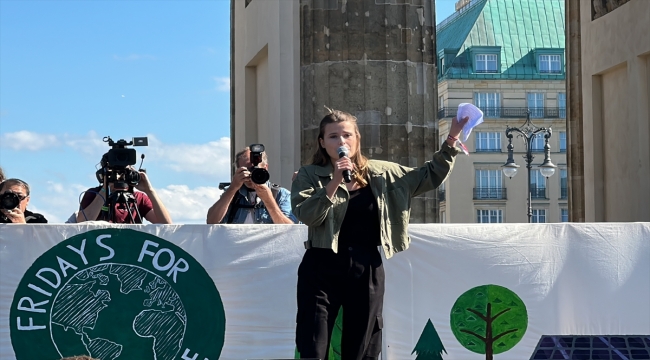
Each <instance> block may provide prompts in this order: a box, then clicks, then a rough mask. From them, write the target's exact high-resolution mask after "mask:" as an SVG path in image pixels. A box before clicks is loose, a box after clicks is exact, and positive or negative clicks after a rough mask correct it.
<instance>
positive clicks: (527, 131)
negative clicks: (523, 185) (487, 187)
mask: <svg viewBox="0 0 650 360" xmlns="http://www.w3.org/2000/svg"><path fill="white" fill-rule="evenodd" d="M513 133H518V134H519V136H520V137H522V138H523V139H524V144H525V145H526V154H525V155H524V156H523V158H524V160H526V169H528V222H529V223H530V222H531V220H532V217H533V208H532V205H531V200H532V186H531V183H530V170H531V169H532V165H531V163H532V162H533V159H534V158H535V157H534V156H533V139H534V138H535V136H538V135H539V136H541V135H542V134H543V135H544V139H545V143H544V162H543V163H542V164H541V165H540V166H539V171H540V173H541V174H542V176H544V177H546V178H548V177H551V176H553V174H555V168H556V166H555V165H553V163H552V162H551V147H550V146H549V145H548V139H549V138H550V137H551V135H552V133H553V132H552V131H551V128H550V127H549V128H544V127H537V126H535V124H533V123H532V122H531V121H530V109H528V110H527V111H526V122H525V123H524V124H523V125H522V126H521V127H520V128H516V127H510V126H508V127H507V128H506V137H507V138H508V160H507V161H506V163H505V164H504V165H503V174H504V175H505V176H507V177H509V178H511V179H512V177H513V176H515V175H517V170H518V168H519V165H517V164H515V160H514V158H513V157H512V153H513V151H514V149H515V147H514V146H512V136H513Z"/></svg>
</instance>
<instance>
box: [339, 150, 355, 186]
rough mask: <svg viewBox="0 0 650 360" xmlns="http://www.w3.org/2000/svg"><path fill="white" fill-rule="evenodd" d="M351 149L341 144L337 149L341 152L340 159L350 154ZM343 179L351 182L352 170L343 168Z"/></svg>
mask: <svg viewBox="0 0 650 360" xmlns="http://www.w3.org/2000/svg"><path fill="white" fill-rule="evenodd" d="M349 151H350V150H349V149H348V148H347V147H345V146H341V147H339V148H338V150H336V152H337V153H339V159H340V158H342V157H344V156H348V153H349ZM343 180H345V182H346V183H349V182H351V181H352V172H350V170H343Z"/></svg>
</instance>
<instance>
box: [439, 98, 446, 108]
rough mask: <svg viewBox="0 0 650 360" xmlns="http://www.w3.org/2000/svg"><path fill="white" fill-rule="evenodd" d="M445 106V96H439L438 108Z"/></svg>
mask: <svg viewBox="0 0 650 360" xmlns="http://www.w3.org/2000/svg"><path fill="white" fill-rule="evenodd" d="M444 108H445V97H444V96H441V97H439V98H438V109H440V110H442V109H444Z"/></svg>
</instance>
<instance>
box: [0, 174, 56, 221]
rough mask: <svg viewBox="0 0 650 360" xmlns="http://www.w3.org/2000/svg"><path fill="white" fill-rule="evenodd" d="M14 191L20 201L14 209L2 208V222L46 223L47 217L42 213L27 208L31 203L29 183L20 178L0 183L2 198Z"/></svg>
mask: <svg viewBox="0 0 650 360" xmlns="http://www.w3.org/2000/svg"><path fill="white" fill-rule="evenodd" d="M8 193H13V194H15V195H16V196H18V199H19V200H20V202H19V203H18V206H16V207H15V208H13V209H5V208H4V206H3V208H2V209H0V223H3V224H10V223H13V224H45V223H47V219H45V217H44V216H43V215H41V214H37V213H33V212H31V211H29V210H27V204H29V185H28V184H27V183H26V182H24V181H22V180H20V179H7V180H5V181H3V182H2V183H0V198H2V197H4V196H6V195H5V194H8Z"/></svg>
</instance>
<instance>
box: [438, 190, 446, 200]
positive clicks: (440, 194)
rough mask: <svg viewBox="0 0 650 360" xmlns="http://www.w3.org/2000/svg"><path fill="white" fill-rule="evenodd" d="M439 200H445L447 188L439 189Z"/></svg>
mask: <svg viewBox="0 0 650 360" xmlns="http://www.w3.org/2000/svg"><path fill="white" fill-rule="evenodd" d="M438 200H439V201H445V200H446V198H445V190H444V189H438Z"/></svg>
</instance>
